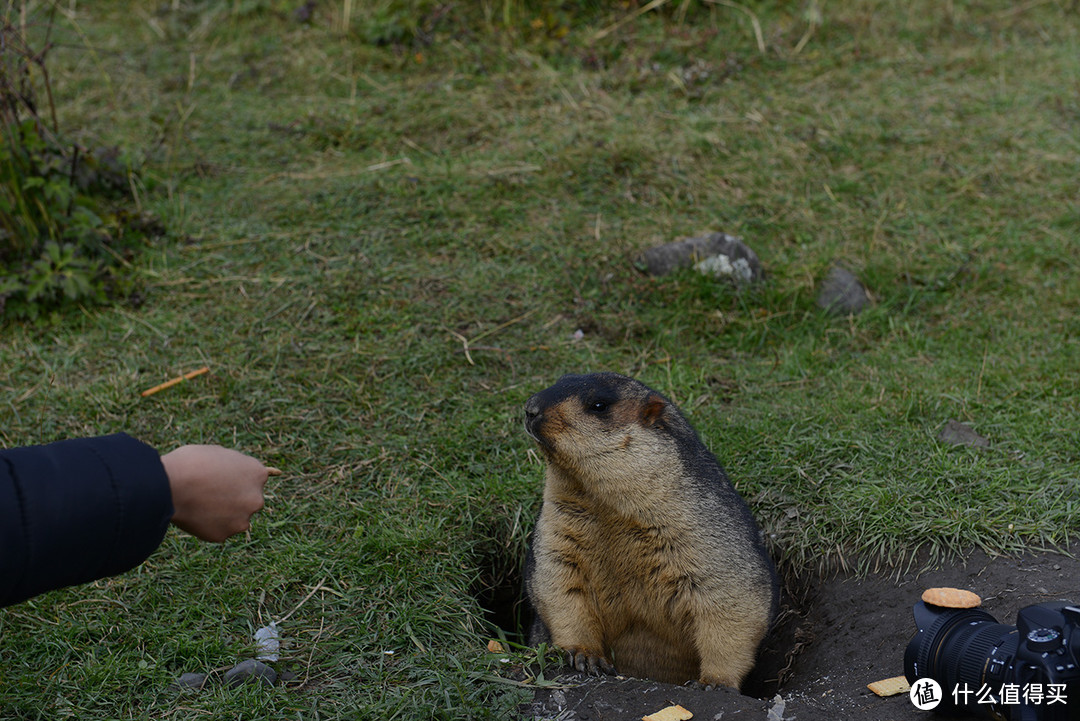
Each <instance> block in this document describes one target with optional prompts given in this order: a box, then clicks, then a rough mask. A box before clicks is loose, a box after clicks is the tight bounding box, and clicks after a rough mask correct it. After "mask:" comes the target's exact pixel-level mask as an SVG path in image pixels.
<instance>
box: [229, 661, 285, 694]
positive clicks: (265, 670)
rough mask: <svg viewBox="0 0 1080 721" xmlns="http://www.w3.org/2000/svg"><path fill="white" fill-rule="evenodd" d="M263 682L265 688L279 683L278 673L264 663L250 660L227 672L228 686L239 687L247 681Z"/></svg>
mask: <svg viewBox="0 0 1080 721" xmlns="http://www.w3.org/2000/svg"><path fill="white" fill-rule="evenodd" d="M256 680H257V681H262V683H263V685H264V686H273V685H274V683H275V682H276V681H277V671H275V670H274V669H272V668H270V667H269V666H267V665H266V664H265V663H263V662H262V661H256V660H255V659H253V658H249V659H248V660H247V661H242V662H241V663H239V664H237V665H236V666H233V667H232V668H230V669H229V670H228V671H226V672H225V685H226V686H233V687H235V686H239V685H240V684H242V683H244V682H246V681H256Z"/></svg>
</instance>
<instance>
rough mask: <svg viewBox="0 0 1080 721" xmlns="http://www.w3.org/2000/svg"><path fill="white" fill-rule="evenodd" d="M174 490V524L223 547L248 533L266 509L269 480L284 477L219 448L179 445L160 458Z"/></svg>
mask: <svg viewBox="0 0 1080 721" xmlns="http://www.w3.org/2000/svg"><path fill="white" fill-rule="evenodd" d="M161 464H162V465H163V466H165V473H166V475H168V477H169V488H170V490H171V491H172V501H173V510H174V512H173V517H172V523H173V524H174V525H175V526H177V527H178V528H181V529H183V530H184V531H187V532H188V533H190V534H191V535H193V536H195V537H197V538H201V539H202V540H204V541H213V542H215V543H220V542H222V541H224V540H225V539H227V538H228V537H229V536H232V535H234V534H237V533H240V532H242V531H246V530H247V529H248V528H249V527H250V525H251V517H252V516H253V515H254V514H255V513H257V512H258V511H260V510H261V509H262V507H263V486H265V485H266V479H267V476H269V475H271V474H273V475H277V474H278V473H281V471H278V470H277V469H275V468H267V467H266V466H264V465H263V464H262V463H261V462H260V461H258V460H256V459H254V458H252V457H251V456H248V455H244V454H243V453H240V452H239V451H234V450H232V449H229V448H222V447H221V446H196V445H189V446H181V447H179V448H177V449H176V450H174V451H170V452H169V453H166V454H165V455H163V456H162V457H161Z"/></svg>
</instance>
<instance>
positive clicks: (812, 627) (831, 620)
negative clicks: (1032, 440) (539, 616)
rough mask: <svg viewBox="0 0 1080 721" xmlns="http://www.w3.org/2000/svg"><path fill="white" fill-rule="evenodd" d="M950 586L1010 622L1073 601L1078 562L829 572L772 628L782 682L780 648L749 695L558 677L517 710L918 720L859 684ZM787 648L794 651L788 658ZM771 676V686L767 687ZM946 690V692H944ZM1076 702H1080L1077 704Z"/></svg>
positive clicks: (896, 662) (978, 560) (898, 670)
mask: <svg viewBox="0 0 1080 721" xmlns="http://www.w3.org/2000/svg"><path fill="white" fill-rule="evenodd" d="M933 586H955V587H957V588H965V589H969V590H972V591H974V592H976V593H978V594H979V595H980V596H982V598H983V605H982V608H983V610H985V611H987V612H989V613H990V614H991V615H993V616H994V617H995V618H996V619H997V620H998V621H1000V622H1002V623H1007V624H1010V625H1012V624H1015V623H1016V613H1017V611H1018V610H1020V609H1021V608H1023V607H1025V606H1029V605H1031V604H1035V603H1044V602H1047V601H1055V600H1067V601H1080V561H1078V560H1077V559H1075V558H1072V557H1070V556H1067V555H1063V554H1060V553H1050V552H1047V553H1028V554H1025V555H1023V556H1015V557H1011V556H1010V557H994V558H991V557H989V556H987V555H986V554H985V553H982V552H981V551H980V552H974V553H972V554H971V555H970V556H969V558H968V560H967V561H965V562H963V563H958V564H953V565H950V566H948V567H944V568H940V569H937V570H933V571H928V572H924V573H922V574H917V573H908V574H903V575H899V576H897V575H896V574H893V575H888V576H886V575H871V576H867V577H863V578H857V577H853V576H845V575H839V574H838V575H835V576H833V577H830V578H825V579H821V580H819V581H817V582H815V583H813V584H811V585H810V587H809V588H808V589H807V593H806V594H805V596H804V600H802V601H801V606H802V608H801V611H800V612H799V613H797V614H792V615H791V616H789V618H788V620H787V622H786V623H785V624H784V625H783V626H782V628H781V629H780V631H781V635H782V636H783V638H781V639H780V640H779V643H780V644H782V645H786V646H787V649H788V654H787V659H786V663H785V664H784V665H786V666H787V669H786V671H785V673H784V674H783V675H782V678H784V680H783V681H782V683H780V684H779V686H777V681H776V675H777V671H778V669H777V667H778V666H779V662H780V659H783V658H784V654H779V655H777V654H776V653H773V655H772V657H771V658H769V657H768V656H769V654H770V653H772V652H770V650H768V649H767V650H766V652H765V655H766V656H767V657H766V658H765V659H764V661H765V663H764V664H763V665H765V666H767V667H768V668H766V669H764V673H765V675H766V676H770V675H771V676H773V678H771V679H770V678H763V679H761V678H759V679H758V681H757V683H756V684H755V689H754V692H755V693H757V695H758V696H760V697H761V698H756V697H754V696H743V695H740V694H737V693H735V692H734V691H731V690H729V689H718V690H715V691H704V690H700V689H697V688H690V687H683V686H671V685H668V684H662V683H657V682H653V681H643V680H639V679H620V678H617V677H606V678H588V677H586V676H583V675H581V674H567V675H565V676H563V677H561V679H560V682H561V683H562V684H563V685H562V686H561V687H559V688H546V689H541V690H538V691H537V693H536V696H535V698H534V700H533V702H532V703H531V704H528V705H526V706H525V707H523V708H522V709H521V711H522V715H523V716H525V717H527V718H528V717H533V718H543V719H548V718H559V719H565V720H567V721H569V720H571V719H596V720H599V719H604V721H623V720H626V721H631V720H632V721H638V720H639V719H641V717H642V716H643V715H645V714H648V713H653V712H655V711H658V710H660V709H661V708H664V707H666V706H670V705H673V704H680V705H682V706H683V707H685V708H686V709H687V710H689V711H691V712H693V714H694V718H695V719H709V720H710V721H711V720H712V719H724V721H728V720H729V719H767V720H768V721H779V720H781V719H797V720H798V721H836V720H837V719H860V720H862V721H926V720H927V719H928V718H931V717H930V716H929V715H928V714H927V713H926V712H924V711H919V710H918V709H916V708H915V706H914V705H913V704H912V703H911V701H910V700H909V699H908V695H907V694H906V693H904V694H900V695H897V696H893V697H890V698H879V697H878V696H876V695H874V694H873V693H872V692H870V691H869V690H868V689H867V687H866V685H867V684H868V683H870V682H873V681H878V680H881V679H884V678H888V677H891V676H901V675H903V673H904V668H903V656H904V648H905V647H906V646H907V643H908V641H909V640H910V639H911V636H912V634H913V633H914V630H915V629H914V622H913V620H912V615H911V607H912V605H913V604H914V603H915V602H916V601H917V600H918V599H919V596H920V594H921V593H922V591H923V590H924V589H925V588H928V587H933ZM792 649H795V650H796V651H797V653H795V654H794V655H791V654H790V652H791V650H792ZM770 683H771V684H772V686H770ZM946 692H948V691H946ZM1078 703H1080V701H1078Z"/></svg>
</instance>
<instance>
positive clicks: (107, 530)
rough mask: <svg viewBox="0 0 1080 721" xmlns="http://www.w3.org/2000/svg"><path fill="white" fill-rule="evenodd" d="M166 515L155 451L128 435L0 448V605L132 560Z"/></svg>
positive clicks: (156, 540)
mask: <svg viewBox="0 0 1080 721" xmlns="http://www.w3.org/2000/svg"><path fill="white" fill-rule="evenodd" d="M172 514H173V507H172V496H171V495H170V492H169V479H168V477H167V476H166V475H165V468H164V467H163V466H162V465H161V459H160V457H159V456H158V453H157V451H156V450H155V449H154V448H152V447H150V446H148V445H146V444H145V443H142V442H140V441H137V440H135V439H134V438H132V437H131V436H128V435H124V434H122V433H119V434H116V435H112V436H102V437H99V438H79V439H74V440H69V441H60V442H58V443H50V444H49V445H44V446H29V447H26V448H12V449H9V450H0V606H7V605H10V604H13V603H18V602H20V601H24V600H26V599H27V598H30V597H31V596H34V595H37V594H39V593H43V592H44V591H48V590H51V589H54V588H60V587H62V586H70V585H72V584H76V583H85V582H87V581H93V580H95V579H98V578H104V577H105V576H113V575H116V574H118V573H122V572H124V571H127V570H129V569H131V568H134V567H135V566H137V565H139V564H140V563H142V562H143V561H144V560H146V558H147V556H149V555H150V554H151V553H153V552H154V549H156V548H157V547H158V545H159V544H160V543H161V539H162V538H164V536H165V529H166V528H167V527H168V525H169V519H170V518H172Z"/></svg>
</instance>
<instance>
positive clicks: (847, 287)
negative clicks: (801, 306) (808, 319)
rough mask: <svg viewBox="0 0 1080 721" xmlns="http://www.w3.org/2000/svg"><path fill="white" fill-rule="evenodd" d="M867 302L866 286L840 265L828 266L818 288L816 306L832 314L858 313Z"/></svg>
mask: <svg viewBox="0 0 1080 721" xmlns="http://www.w3.org/2000/svg"><path fill="white" fill-rule="evenodd" d="M869 302H870V296H869V295H868V294H867V292H866V287H865V286H863V284H862V283H861V282H860V281H859V279H858V278H856V277H855V274H854V273H852V272H851V271H849V270H848V269H847V268H844V267H843V266H841V265H834V266H833V267H831V268H829V272H828V273H827V274H826V275H825V277H824V278H823V279H822V281H821V285H820V287H819V289H818V296H817V305H818V307H819V308H821V309H823V310H825V311H826V312H827V313H831V314H833V315H858V314H859V313H860V312H861V311H862V309H863V308H865V307H866V305H867V304H868V303H869Z"/></svg>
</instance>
